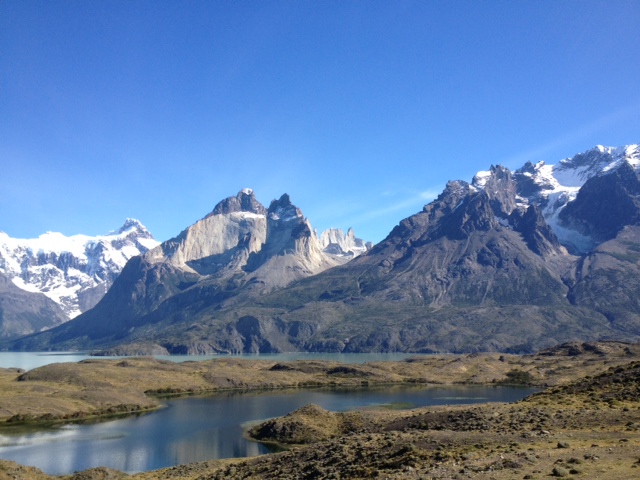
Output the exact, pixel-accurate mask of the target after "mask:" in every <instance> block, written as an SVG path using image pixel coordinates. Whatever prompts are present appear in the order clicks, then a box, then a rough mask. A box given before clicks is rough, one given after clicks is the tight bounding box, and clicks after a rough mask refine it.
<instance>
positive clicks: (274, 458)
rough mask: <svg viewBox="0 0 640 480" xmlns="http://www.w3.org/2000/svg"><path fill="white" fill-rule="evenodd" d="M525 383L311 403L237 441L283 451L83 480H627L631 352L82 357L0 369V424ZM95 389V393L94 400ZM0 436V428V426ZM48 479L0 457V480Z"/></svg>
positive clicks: (632, 412) (636, 403)
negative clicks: (181, 400) (466, 392)
mask: <svg viewBox="0 0 640 480" xmlns="http://www.w3.org/2000/svg"><path fill="white" fill-rule="evenodd" d="M416 382H424V383H449V384H452V383H467V384H480V383H482V384H492V383H519V382H522V383H534V384H536V385H539V386H540V387H541V388H543V387H544V388H543V390H542V391H541V392H540V393H538V394H535V395H532V396H530V397H528V398H526V399H525V400H522V401H520V402H517V403H514V404H484V405H473V406H444V407H442V406H440V407H426V408H419V409H413V410H404V411H402V410H401V411H398V410H363V411H355V412H347V413H335V412H328V411H326V410H323V409H321V408H320V407H317V406H315V405H309V406H306V407H303V408H301V409H299V410H297V411H295V412H292V413H290V414H289V415H287V416H285V417H282V418H278V419H273V420H270V421H268V422H265V423H263V424H261V425H258V426H256V427H254V428H253V429H252V430H251V431H250V432H248V435H251V436H253V437H254V438H256V439H257V440H260V441H267V442H272V443H279V444H281V445H283V446H285V447H286V448H287V450H285V451H283V452H281V453H276V454H270V455H264V456H260V457H255V458H249V459H232V460H219V461H210V462H204V463H199V464H194V465H182V466H176V467H172V468H168V469H163V470H158V471H153V472H144V473H141V474H137V475H131V476H128V475H126V474H124V473H121V472H115V471H112V470H108V469H104V468H99V469H94V470H89V471H85V472H80V473H77V474H75V475H72V476H69V477H65V478H67V479H69V480H71V479H73V480H84V479H102V478H104V479H106V478H109V479H120V478H128V479H136V480H151V479H196V478H198V479H223V478H224V479H234V478H237V479H240V478H255V479H271V478H282V479H286V478H289V479H299V478H309V479H311V478H317V479H322V478H327V479H328V478H389V479H417V478H479V479H483V478H486V479H489V478H495V479H498V480H499V479H513V478H554V477H556V478H563V477H564V478H612V479H614V478H620V479H622V478H633V477H635V476H637V475H638V472H639V471H638V470H637V468H639V467H640V461H639V460H638V458H639V457H638V451H639V447H640V346H638V345H630V344H622V343H593V344H571V345H564V346H562V347H558V348H555V349H552V350H547V351H544V352H540V353H538V354H536V355H527V356H511V355H502V356H501V355H497V354H496V355H494V354H474V355H437V356H427V357H415V358H411V359H408V360H407V361H403V362H380V363H368V364H364V365H343V364H339V363H335V362H320V361H297V362H287V363H278V362H269V361H246V360H236V359H223V358H221V359H217V360H211V361H205V362H186V363H182V364H175V363H171V362H163V361H158V360H153V359H150V358H139V359H127V360H89V361H85V362H80V363H78V364H59V365H49V366H46V367H41V368H38V369H35V370H33V371H30V372H26V373H25V372H19V371H16V370H12V369H9V370H2V371H1V372H0V385H1V389H0V419H2V421H3V422H4V423H3V425H4V426H3V428H10V427H11V426H12V425H15V424H16V423H24V422H51V421H56V420H57V421H68V420H73V419H75V418H82V417H83V416H86V415H113V414H118V413H123V412H126V411H132V410H135V409H136V408H140V409H149V408H155V407H157V406H158V405H159V404H160V402H161V400H160V398H159V397H158V395H159V394H167V393H170V394H192V393H204V392H208V391H215V390H220V389H229V388H242V389H253V388H304V387H305V386H309V385H313V386H318V385H327V386H330V385H361V384H363V383H366V384H369V385H372V384H383V383H396V384H400V383H416ZM94 392H95V393H94ZM0 431H1V430H0ZM2 478H34V479H51V478H54V477H50V476H47V475H45V474H43V473H42V472H39V471H37V470H35V469H32V468H29V467H23V466H19V465H16V464H14V463H12V462H4V461H2V462H0V479H2Z"/></svg>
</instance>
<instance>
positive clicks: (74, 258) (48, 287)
mask: <svg viewBox="0 0 640 480" xmlns="http://www.w3.org/2000/svg"><path fill="white" fill-rule="evenodd" d="M157 245H158V242H157V241H156V240H154V238H153V236H152V235H151V234H150V233H149V232H148V231H147V229H146V228H145V227H144V226H143V225H142V224H141V223H140V222H139V221H137V220H134V219H127V220H126V222H125V223H124V225H123V226H122V227H121V228H120V229H119V230H117V231H114V232H111V233H109V234H107V235H102V236H95V237H91V236H87V235H73V236H69V237H67V236H65V235H62V234H61V233H55V232H47V233H45V234H43V235H41V236H40V237H38V238H33V239H19V238H11V237H9V236H8V235H7V234H6V233H4V232H0V274H2V275H3V276H4V277H5V278H8V279H9V280H10V281H11V282H12V283H13V284H14V285H15V286H17V287H19V288H20V289H22V290H24V291H27V292H32V293H42V294H44V295H46V296H47V297H49V298H50V299H51V300H53V301H54V302H56V303H57V304H58V305H60V307H61V308H62V310H63V311H64V313H65V315H66V316H67V317H68V318H69V319H71V318H74V317H76V316H78V315H79V314H81V313H82V312H84V311H86V310H88V309H90V308H92V307H93V306H95V304H96V303H98V301H99V300H100V299H101V298H102V297H103V296H104V294H105V293H106V292H107V290H108V289H109V287H110V286H111V284H112V283H113V281H114V280H115V279H116V277H117V276H118V275H119V274H120V271H121V270H122V269H123V267H124V265H125V264H126V263H127V261H128V260H129V259H130V258H131V257H133V256H136V255H140V254H143V253H145V252H147V251H148V250H150V249H152V248H154V247H155V246H157Z"/></svg>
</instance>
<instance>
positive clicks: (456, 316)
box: [13, 145, 640, 353]
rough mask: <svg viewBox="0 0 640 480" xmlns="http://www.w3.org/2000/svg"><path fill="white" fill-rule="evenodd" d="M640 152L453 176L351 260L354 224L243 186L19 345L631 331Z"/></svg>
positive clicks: (636, 315) (501, 337)
mask: <svg viewBox="0 0 640 480" xmlns="http://www.w3.org/2000/svg"><path fill="white" fill-rule="evenodd" d="M639 152H640V149H639V147H638V146H637V145H632V146H628V147H621V148H605V147H596V148H594V149H592V150H590V151H588V152H585V153H582V154H579V155H576V156H575V157H572V158H569V159H565V160H562V161H561V162H560V163H559V164H558V165H555V166H549V165H546V164H544V163H542V162H540V163H538V164H531V163H528V164H526V165H525V166H524V167H522V168H521V169H518V170H516V171H515V172H511V171H510V170H508V169H507V168H505V167H502V166H499V165H498V166H492V167H491V168H490V169H489V170H488V171H486V172H479V173H478V174H477V175H476V176H475V177H474V178H473V180H472V182H471V183H467V182H465V181H461V180H458V181H452V182H449V183H448V184H447V186H446V188H445V190H444V191H443V192H442V193H441V194H440V196H438V198H437V199H436V200H434V201H433V202H431V203H430V204H428V205H426V206H425V207H424V209H423V210H422V211H421V212H418V213H416V214H415V215H412V216H411V217H409V218H406V219H404V220H402V221H401V222H400V223H399V224H398V226H396V227H395V228H394V229H393V230H392V231H391V232H390V234H389V235H388V236H387V238H385V239H384V240H383V241H382V242H380V243H379V244H378V245H376V246H374V247H373V248H371V249H367V252H366V253H365V254H361V255H359V256H357V257H355V258H353V259H351V260H350V261H348V262H347V263H344V260H345V259H347V258H350V255H349V254H348V252H349V251H351V252H354V255H355V253H356V251H357V248H352V247H353V245H356V246H357V245H362V244H361V243H358V242H357V241H355V240H354V241H351V240H349V237H350V235H349V233H348V234H347V235H339V234H337V233H336V232H328V233H327V232H325V233H324V234H322V235H320V237H318V236H317V235H315V233H314V232H313V230H312V229H311V226H310V225H309V223H308V222H307V221H306V220H305V219H304V218H303V216H302V215H301V213H300V212H299V210H297V209H296V208H295V207H294V206H293V205H292V204H291V202H290V200H289V198H288V196H286V195H284V196H283V197H281V198H280V199H278V200H275V201H274V202H272V204H271V205H270V207H269V208H268V209H263V207H262V208H260V207H259V206H258V205H257V204H256V202H255V201H254V200H252V199H251V195H252V192H250V191H243V192H240V194H238V196H237V197H235V199H233V198H232V199H227V200H225V201H223V202H221V204H219V205H218V206H217V207H216V209H214V212H216V211H217V212H218V213H212V214H211V215H209V216H207V217H205V219H203V220H202V221H201V222H199V223H198V224H196V225H194V226H192V227H190V228H189V229H187V230H185V232H183V233H182V234H180V235H179V236H178V237H176V239H174V240H172V241H170V242H165V244H163V245H161V246H159V247H157V248H156V249H154V250H152V251H150V252H148V253H147V254H146V255H145V256H144V257H138V258H136V259H134V260H132V261H130V262H129V264H127V267H126V268H125V269H124V270H123V272H122V274H121V276H120V277H119V279H118V281H117V282H115V284H114V285H113V287H112V288H111V290H110V291H109V293H108V294H107V295H106V296H105V297H104V299H103V300H102V301H101V302H100V304H99V305H97V306H96V307H95V308H94V309H92V310H90V311H89V312H87V313H85V314H84V315H82V316H81V317H79V318H78V319H77V320H75V321H74V322H71V323H69V324H65V325H62V326H60V327H58V328H56V329H53V330H52V331H50V332H44V333H43V334H39V335H35V336H32V337H30V338H25V339H22V340H20V341H19V342H17V343H15V344H13V348H22V349H34V348H42V347H43V346H48V347H50V346H55V348H87V346H91V347H93V348H107V349H108V348H111V347H115V346H117V347H118V351H120V352H122V351H126V348H127V345H131V353H135V352H137V351H138V350H136V349H139V348H141V347H140V346H141V345H142V344H144V345H146V347H145V348H146V349H153V348H156V349H157V348H162V349H165V350H166V351H168V352H171V353H207V352H278V351H292V350H311V351H334V352H363V351H373V352H380V351H414V352H476V351H505V352H518V353H520V352H531V351H536V350H540V349H543V348H548V347H552V346H554V345H557V344H559V343H564V342H572V341H591V340H609V339H624V340H640V302H639V300H638V295H637V292H638V291H640V271H639V269H640V253H639V252H640V203H638V201H637V198H638V195H639V194H640V187H639V185H640V178H639V176H638V171H639V169H640V153H639ZM214 225H215V227H214ZM212 236H213V237H215V239H213V238H211V237H212ZM350 246H351V247H350ZM340 261H342V263H344V264H342V265H338V263H340ZM334 265H335V266H334ZM332 266H333V268H331V267H332ZM134 346H135V347H134Z"/></svg>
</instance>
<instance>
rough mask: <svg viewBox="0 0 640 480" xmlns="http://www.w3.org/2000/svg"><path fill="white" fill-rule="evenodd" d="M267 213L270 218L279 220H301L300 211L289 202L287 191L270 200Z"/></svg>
mask: <svg viewBox="0 0 640 480" xmlns="http://www.w3.org/2000/svg"><path fill="white" fill-rule="evenodd" d="M268 215H269V218H270V219H271V220H280V221H284V222H288V221H292V220H301V219H302V218H303V216H302V212H301V211H300V209H299V208H298V207H296V206H295V205H294V204H293V203H291V198H290V197H289V194H287V193H283V194H282V196H281V197H280V198H279V199H278V200H272V201H271V204H270V205H269V210H268Z"/></svg>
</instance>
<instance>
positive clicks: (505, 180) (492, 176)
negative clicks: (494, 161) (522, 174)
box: [473, 165, 517, 218]
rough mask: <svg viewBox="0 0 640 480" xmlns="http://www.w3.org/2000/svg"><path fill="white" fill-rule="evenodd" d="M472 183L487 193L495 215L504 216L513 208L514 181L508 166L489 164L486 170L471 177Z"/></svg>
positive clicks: (514, 204)
mask: <svg viewBox="0 0 640 480" xmlns="http://www.w3.org/2000/svg"><path fill="white" fill-rule="evenodd" d="M473 185H474V186H475V187H476V188H480V189H483V190H484V191H485V192H486V193H487V195H488V196H489V198H490V199H491V206H492V208H493V210H494V212H495V213H496V215H498V216H500V217H503V218H505V217H508V216H509V215H510V214H511V212H513V210H515V208H516V190H517V189H516V182H515V181H514V179H513V176H512V174H511V171H510V170H509V169H508V168H506V167H503V166H502V165H491V168H490V169H489V171H488V172H479V173H478V174H476V176H475V177H473Z"/></svg>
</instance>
